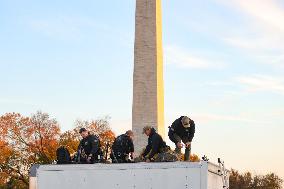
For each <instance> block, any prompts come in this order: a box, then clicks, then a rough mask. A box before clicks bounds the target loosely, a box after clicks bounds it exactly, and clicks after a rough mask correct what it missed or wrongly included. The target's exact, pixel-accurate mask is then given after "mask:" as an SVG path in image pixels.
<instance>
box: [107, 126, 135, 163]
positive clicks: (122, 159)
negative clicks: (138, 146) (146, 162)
mask: <svg viewBox="0 0 284 189" xmlns="http://www.w3.org/2000/svg"><path fill="white" fill-rule="evenodd" d="M132 137H133V132H132V131H130V130H129V131H127V132H126V133H125V134H122V135H120V136H118V137H117V138H116V139H115V141H114V143H113V145H112V153H111V159H112V160H113V162H116V163H126V162H128V157H129V153H131V155H133V154H132V153H133V152H134V145H133V141H132Z"/></svg>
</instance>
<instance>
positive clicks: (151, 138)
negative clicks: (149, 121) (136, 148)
mask: <svg viewBox="0 0 284 189" xmlns="http://www.w3.org/2000/svg"><path fill="white" fill-rule="evenodd" d="M143 134H145V135H147V136H148V145H147V146H146V149H145V151H144V152H143V154H142V159H143V160H144V161H146V162H148V163H149V162H154V161H155V162H158V161H160V158H159V154H160V153H166V152H167V151H168V150H169V147H168V146H167V145H166V143H165V142H164V141H163V139H162V137H161V136H160V135H159V134H158V133H157V132H156V130H155V129H154V128H152V127H150V126H146V127H144V128H143Z"/></svg>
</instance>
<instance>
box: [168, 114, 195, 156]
mask: <svg viewBox="0 0 284 189" xmlns="http://www.w3.org/2000/svg"><path fill="white" fill-rule="evenodd" d="M194 133H195V123H194V121H193V120H191V119H190V118H188V117H187V116H181V117H180V118H178V119H176V120H175V121H174V122H173V123H172V125H171V126H170V127H169V134H168V135H169V138H170V140H171V141H172V142H174V143H175V144H176V149H175V151H176V153H179V154H180V153H181V148H182V147H183V145H182V143H181V142H183V143H184V144H185V154H184V160H185V161H190V151H191V142H192V139H193V137H194Z"/></svg>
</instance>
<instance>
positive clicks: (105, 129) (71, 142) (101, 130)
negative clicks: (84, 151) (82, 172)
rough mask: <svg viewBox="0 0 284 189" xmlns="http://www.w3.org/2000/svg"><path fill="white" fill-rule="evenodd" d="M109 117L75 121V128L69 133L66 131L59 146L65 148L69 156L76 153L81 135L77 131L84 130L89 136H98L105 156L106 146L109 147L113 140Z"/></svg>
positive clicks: (113, 135)
mask: <svg viewBox="0 0 284 189" xmlns="http://www.w3.org/2000/svg"><path fill="white" fill-rule="evenodd" d="M109 119H110V118H109V117H104V118H101V119H97V120H76V121H75V128H74V129H73V130H71V131H66V132H64V133H63V134H62V135H61V136H60V145H63V146H66V147H67V148H68V150H69V151H70V154H74V153H75V152H76V151H77V147H78V145H79V141H80V140H81V135H80V134H79V130H80V129H81V128H86V129H87V130H88V131H89V132H90V133H91V134H95V135H98V136H99V138H100V141H101V147H102V151H103V153H104V155H108V154H109V152H110V151H108V154H106V151H107V150H106V149H107V145H109V146H111V144H112V143H113V141H114V139H115V134H114V133H113V132H112V131H111V128H110V126H109Z"/></svg>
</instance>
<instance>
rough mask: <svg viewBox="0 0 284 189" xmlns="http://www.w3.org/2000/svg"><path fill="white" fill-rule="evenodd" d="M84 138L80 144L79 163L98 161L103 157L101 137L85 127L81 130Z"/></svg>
mask: <svg viewBox="0 0 284 189" xmlns="http://www.w3.org/2000/svg"><path fill="white" fill-rule="evenodd" d="M79 133H80V135H81V136H82V140H81V141H80V144H79V146H78V158H77V161H78V163H83V164H88V163H98V162H101V160H102V159H103V156H102V150H101V146H100V140H99V137H98V136H96V135H93V134H90V133H89V132H88V131H87V130H86V129H85V128H81V129H80V131H79Z"/></svg>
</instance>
